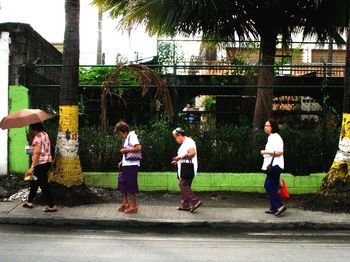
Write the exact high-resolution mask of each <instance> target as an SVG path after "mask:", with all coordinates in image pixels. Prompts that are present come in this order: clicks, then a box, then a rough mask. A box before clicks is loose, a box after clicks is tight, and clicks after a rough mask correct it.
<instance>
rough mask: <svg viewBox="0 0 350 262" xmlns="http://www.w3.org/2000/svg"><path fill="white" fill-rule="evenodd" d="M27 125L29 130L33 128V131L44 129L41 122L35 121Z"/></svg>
mask: <svg viewBox="0 0 350 262" xmlns="http://www.w3.org/2000/svg"><path fill="white" fill-rule="evenodd" d="M29 127H30V129H31V130H35V131H38V132H42V131H44V126H43V124H42V123H41V122H39V123H35V124H31V125H30V126H29Z"/></svg>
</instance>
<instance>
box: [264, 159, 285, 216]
mask: <svg viewBox="0 0 350 262" xmlns="http://www.w3.org/2000/svg"><path fill="white" fill-rule="evenodd" d="M281 171H282V169H281V168H280V167H279V166H274V167H272V174H271V175H268V176H266V180H265V184H264V186H265V189H266V191H267V194H268V196H269V200H270V209H271V211H274V212H276V211H277V210H278V209H279V208H280V207H282V206H283V204H282V201H281V198H280V196H279V194H278V186H279V181H280V175H281Z"/></svg>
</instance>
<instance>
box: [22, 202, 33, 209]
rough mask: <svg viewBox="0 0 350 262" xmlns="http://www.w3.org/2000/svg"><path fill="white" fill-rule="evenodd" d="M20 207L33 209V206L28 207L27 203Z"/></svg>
mask: <svg viewBox="0 0 350 262" xmlns="http://www.w3.org/2000/svg"><path fill="white" fill-rule="evenodd" d="M22 207H25V208H33V207H34V206H33V205H28V203H27V202H25V203H24V204H23V206H22Z"/></svg>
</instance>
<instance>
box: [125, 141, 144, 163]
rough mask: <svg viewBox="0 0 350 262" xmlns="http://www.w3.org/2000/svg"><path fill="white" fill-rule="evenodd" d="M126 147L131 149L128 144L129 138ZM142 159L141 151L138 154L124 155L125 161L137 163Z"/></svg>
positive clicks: (129, 153)
mask: <svg viewBox="0 0 350 262" xmlns="http://www.w3.org/2000/svg"><path fill="white" fill-rule="evenodd" d="M128 147H132V145H131V144H130V136H129V137H128ZM141 159H142V153H141V151H139V152H128V153H126V154H125V160H128V161H139V160H141Z"/></svg>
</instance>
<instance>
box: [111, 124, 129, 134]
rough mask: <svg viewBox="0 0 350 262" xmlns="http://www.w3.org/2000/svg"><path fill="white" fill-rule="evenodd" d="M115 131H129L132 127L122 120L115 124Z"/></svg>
mask: <svg viewBox="0 0 350 262" xmlns="http://www.w3.org/2000/svg"><path fill="white" fill-rule="evenodd" d="M114 130H115V132H122V133H129V131H130V127H129V125H128V124H127V123H125V122H123V121H120V122H118V123H117V124H116V125H115V129H114Z"/></svg>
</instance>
